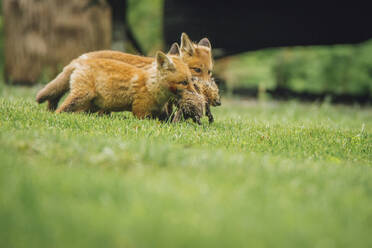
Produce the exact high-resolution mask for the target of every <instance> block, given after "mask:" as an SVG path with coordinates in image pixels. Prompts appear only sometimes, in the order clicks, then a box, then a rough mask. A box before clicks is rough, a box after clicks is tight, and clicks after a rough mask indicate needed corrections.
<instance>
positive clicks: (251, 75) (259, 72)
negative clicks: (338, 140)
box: [224, 40, 372, 94]
mask: <svg viewBox="0 0 372 248" xmlns="http://www.w3.org/2000/svg"><path fill="white" fill-rule="evenodd" d="M371 54H372V40H370V41H367V42H364V43H362V44H358V45H334V46H312V47H293V48H276V49H267V50H262V51H257V52H248V53H244V54H241V55H238V56H235V57H232V58H230V61H229V63H227V64H228V66H227V67H226V68H225V71H226V72H225V73H224V76H225V77H226V79H227V82H228V86H229V87H230V88H234V87H256V86H259V85H260V86H264V87H265V88H274V87H275V86H280V87H285V88H289V89H292V90H296V91H309V92H313V93H320V92H325V91H327V92H332V93H350V94H361V93H365V92H370V93H372V56H370V55H371Z"/></svg>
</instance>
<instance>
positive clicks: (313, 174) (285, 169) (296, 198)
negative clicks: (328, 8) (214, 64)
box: [0, 85, 372, 247]
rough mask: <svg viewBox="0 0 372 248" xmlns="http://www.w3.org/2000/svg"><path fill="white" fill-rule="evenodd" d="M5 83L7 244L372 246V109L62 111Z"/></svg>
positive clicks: (3, 216)
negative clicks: (151, 115) (152, 115)
mask: <svg viewBox="0 0 372 248" xmlns="http://www.w3.org/2000/svg"><path fill="white" fill-rule="evenodd" d="M36 90H37V89H36V88H33V89H28V88H9V87H6V86H3V85H0V92H1V93H0V240H1V247H371V246H372V237H371V232H372V168H371V161H372V110H371V109H370V108H360V107H358V106H354V107H344V106H330V105H328V104H323V105H320V104H311V105H305V104H299V103H296V102H288V103H276V102H267V103H256V102H246V101H245V102H240V101H237V100H225V101H224V102H223V106H222V107H220V108H214V109H212V111H213V112H214V114H215V119H216V122H215V123H214V124H212V125H208V124H207V120H206V119H204V120H203V125H202V126H197V125H194V124H193V123H192V122H186V123H180V124H164V123H160V122H157V121H152V120H142V121H141V120H136V119H134V118H133V117H132V116H131V114H122V113H117V114H115V115H113V116H112V117H98V116H95V115H85V114H61V115H55V114H53V113H49V112H47V111H46V110H45V108H46V106H43V105H42V106H38V105H37V104H36V103H35V102H34V96H35V93H36Z"/></svg>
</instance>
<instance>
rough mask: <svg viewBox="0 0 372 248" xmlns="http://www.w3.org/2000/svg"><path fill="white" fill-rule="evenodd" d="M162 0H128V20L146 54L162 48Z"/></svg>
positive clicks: (152, 53) (151, 53)
mask: <svg viewBox="0 0 372 248" xmlns="http://www.w3.org/2000/svg"><path fill="white" fill-rule="evenodd" d="M163 2H164V1H163V0H141V1H138V0H128V22H129V25H130V26H131V28H132V30H133V33H134V35H135V37H136V39H137V40H138V42H139V43H140V45H141V47H142V48H143V50H144V52H145V53H146V54H147V55H154V54H155V52H156V50H159V49H162V48H163V39H162V37H163V34H162V22H163V19H162V17H163Z"/></svg>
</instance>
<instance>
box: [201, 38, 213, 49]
mask: <svg viewBox="0 0 372 248" xmlns="http://www.w3.org/2000/svg"><path fill="white" fill-rule="evenodd" d="M198 45H199V46H205V47H208V48H212V45H211V43H210V42H209V40H208V38H203V39H201V40H200V41H199V43H198Z"/></svg>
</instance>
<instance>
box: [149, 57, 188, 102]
mask: <svg viewBox="0 0 372 248" xmlns="http://www.w3.org/2000/svg"><path fill="white" fill-rule="evenodd" d="M155 60H156V66H157V70H158V72H159V74H160V77H161V82H162V83H163V84H165V85H166V87H167V88H168V90H169V91H170V92H172V93H173V94H176V95H178V96H180V95H181V94H182V92H183V91H185V90H188V91H191V92H195V88H194V86H193V84H192V76H191V72H190V69H189V67H188V66H187V65H186V64H185V63H184V62H183V61H182V59H181V58H179V57H177V56H169V55H165V54H164V53H163V52H160V51H158V52H157V53H156V56H155Z"/></svg>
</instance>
